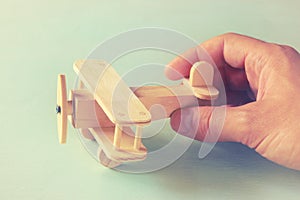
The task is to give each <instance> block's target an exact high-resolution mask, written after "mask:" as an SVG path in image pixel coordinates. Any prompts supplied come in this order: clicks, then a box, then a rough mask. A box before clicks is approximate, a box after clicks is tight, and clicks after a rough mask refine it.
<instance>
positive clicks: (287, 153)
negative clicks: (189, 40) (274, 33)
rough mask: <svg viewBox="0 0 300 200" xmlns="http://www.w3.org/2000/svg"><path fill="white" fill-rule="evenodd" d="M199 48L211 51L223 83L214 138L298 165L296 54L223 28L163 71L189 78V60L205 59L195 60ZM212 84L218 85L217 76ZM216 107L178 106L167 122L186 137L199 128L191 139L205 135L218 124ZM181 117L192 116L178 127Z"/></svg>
mask: <svg viewBox="0 0 300 200" xmlns="http://www.w3.org/2000/svg"><path fill="white" fill-rule="evenodd" d="M199 48H204V49H205V50H206V51H207V53H208V54H209V55H210V56H211V58H212V59H213V61H214V63H215V64H216V65H217V68H218V70H219V71H220V74H221V76H222V79H223V82H224V85H225V88H226V95H227V104H228V105H223V106H226V116H225V121H224V126H223V128H222V131H221V135H220V136H219V137H218V138H217V139H218V141H231V142H240V143H242V144H244V145H247V146H249V147H250V148H253V149H255V150H256V151H257V152H258V153H259V154H261V155H262V156H263V157H265V158H267V159H269V160H271V161H273V162H275V163H277V164H280V165H283V166H286V167H288V168H292V169H296V170H300V123H299V121H298V120H299V119H300V101H299V100H300V54H299V53H298V52H297V51H296V50H295V49H293V48H292V47H289V46H286V45H279V44H273V43H267V42H264V41H261V40H257V39H254V38H250V37H247V36H243V35H239V34H235V33H227V34H223V35H220V36H217V37H214V38H212V39H210V40H208V41H206V42H204V43H202V44H201V45H199V46H198V47H195V48H193V49H190V50H188V51H187V52H185V53H184V54H183V56H179V57H177V58H175V59H174V60H173V61H171V62H170V63H169V64H168V67H166V69H165V74H166V76H167V77H168V78H170V79H172V80H177V79H180V78H182V77H188V76H189V71H190V68H191V66H192V63H195V62H197V61H200V60H203V59H204V60H205V58H201V59H199V57H200V56H199V55H198V54H197V49H199ZM187 60H188V61H187ZM206 61H208V62H211V61H209V59H208V60H206ZM174 71H176V73H174ZM214 84H215V86H216V87H217V88H218V85H219V84H220V80H214ZM220 106H222V105H220ZM217 109H218V107H217V106H216V107H205V106H204V107H193V108H185V109H181V110H177V111H175V112H174V113H173V114H172V116H171V126H172V128H173V129H174V130H175V131H177V132H179V133H181V134H183V135H186V136H189V130H195V129H197V132H196V136H195V139H197V140H203V139H204V137H205V134H206V133H207V131H208V129H211V127H214V125H213V123H217V120H213V118H214V116H215V115H212V112H214V111H216V110H217ZM196 114H199V115H200V117H199V118H198V117H197V118H196V117H194V116H195V115H196ZM181 119H184V121H190V120H191V121H192V123H191V124H192V125H191V126H186V129H189V130H180V129H179V124H180V123H181ZM195 119H196V120H197V121H195ZM216 125H217V124H216ZM210 132H213V128H212V130H210ZM208 134H209V133H208Z"/></svg>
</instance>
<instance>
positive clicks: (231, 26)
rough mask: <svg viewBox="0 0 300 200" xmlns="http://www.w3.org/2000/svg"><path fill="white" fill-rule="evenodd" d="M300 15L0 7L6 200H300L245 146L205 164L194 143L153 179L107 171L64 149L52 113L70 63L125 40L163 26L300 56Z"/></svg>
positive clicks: (288, 176)
mask: <svg viewBox="0 0 300 200" xmlns="http://www.w3.org/2000/svg"><path fill="white" fill-rule="evenodd" d="M299 8H300V3H299V1H296V0H294V1H293V0H285V1H282V0H275V1H274V0H262V1H258V0H252V1H241V0H240V1H238V0H226V1H211V0H198V1H188V0H185V1H174V0H173V1H172V0H165V1H158V0H153V1H138V0H131V1H121V0H119V1H108V0H107V1H104V0H102V1H101V0H100V1H81V2H79V1H57V0H52V1H47V2H46V1H34V0H28V1H17V0H11V1H2V2H1V7H0V36H1V37H0V44H1V47H0V58H1V59H0V67H1V73H2V77H1V84H0V87H1V93H2V94H1V106H0V111H1V118H0V123H1V136H0V137H1V138H0V199H3V200H4V199H12V200H14V199H30V200H32V199H43V200H44V199H51V200H60V199H64V200H65V199H120V198H122V199H182V198H185V199H241V198H243V199H254V198H257V199H258V198H259V199H299V198H300V190H299V188H300V173H299V172H296V171H292V170H289V169H285V168H283V167H279V166H277V165H275V164H273V163H271V162H269V161H266V160H265V159H263V158H261V157H260V156H259V155H257V154H256V153H255V152H253V151H252V150H249V149H248V148H246V147H244V146H242V145H238V144H231V143H226V144H219V145H217V146H216V148H215V149H214V150H213V152H211V154H210V155H209V156H208V157H207V158H206V159H204V160H199V159H197V153H198V150H199V143H196V142H195V144H194V145H193V146H192V147H191V148H190V149H189V150H188V151H187V152H186V153H185V154H184V156H183V157H182V158H181V159H179V160H178V161H177V162H175V163H174V164H173V165H171V166H170V167H168V168H165V169H163V170H160V171H157V172H154V173H149V174H141V175H133V174H124V173H119V172H116V171H113V170H107V169H106V168H104V167H102V166H100V165H98V164H97V163H96V162H95V160H93V159H92V158H91V157H90V156H89V155H88V153H87V152H86V151H85V149H84V148H83V146H82V145H81V144H80V142H79V139H78V138H77V136H76V134H74V133H76V131H75V130H74V129H72V128H71V127H70V129H69V138H68V144H66V145H64V146H62V145H59V144H58V141H57V133H56V118H55V117H56V116H55V113H54V107H55V102H56V100H55V99H56V94H55V93H56V78H57V74H58V73H62V72H63V73H66V74H67V75H68V76H67V77H68V80H69V81H68V83H69V85H72V84H73V82H74V80H75V73H74V72H73V70H72V63H73V61H74V60H76V59H78V58H84V57H86V56H87V55H88V54H89V52H90V51H91V50H92V49H93V48H95V47H96V46H97V44H99V43H100V42H102V41H104V40H105V39H107V38H109V37H111V36H113V35H115V34H118V33H119V32H123V31H127V30H128V29H132V28H137V27H143V26H155V27H157V26H158V27H166V28H171V29H175V30H177V31H180V32H183V33H185V34H187V35H188V36H190V37H192V38H194V39H195V40H197V41H199V42H201V41H204V40H206V39H208V38H210V37H213V36H215V35H218V34H221V33H224V32H228V31H234V32H238V33H242V34H247V35H251V36H254V37H258V38H261V39H264V40H267V41H272V42H277V43H285V44H290V45H292V46H294V47H295V48H296V49H298V50H300V40H299V33H300V20H299V19H300V12H299ZM131 58H132V60H133V59H134V57H133V56H132V57H131ZM160 59H161V61H162V62H167V61H168V59H169V57H166V58H160ZM137 60H138V58H137ZM126 62H127V61H126ZM126 62H125V63H126ZM132 62H136V61H134V60H133V61H132ZM127 64H128V63H127ZM127 67H130V65H129V64H128V66H127ZM126 69H129V68H126ZM278 106H280V105H278Z"/></svg>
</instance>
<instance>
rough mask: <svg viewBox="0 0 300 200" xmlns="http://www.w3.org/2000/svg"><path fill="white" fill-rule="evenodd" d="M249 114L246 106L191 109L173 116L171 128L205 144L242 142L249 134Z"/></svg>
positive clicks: (183, 110) (175, 113)
mask: <svg viewBox="0 0 300 200" xmlns="http://www.w3.org/2000/svg"><path fill="white" fill-rule="evenodd" d="M249 112H250V110H249V108H247V106H246V105H243V106H238V107H228V106H219V107H211V106H203V107H202V106H201V107H189V108H184V109H180V110H177V111H175V112H174V113H173V114H172V115H171V127H172V129H174V130H175V131H176V132H178V133H179V134H181V135H184V136H187V137H190V138H193V139H196V140H200V141H204V142H217V141H223V142H224V141H228V142H229V141H230V142H241V141H243V137H247V135H248V133H249V130H248V129H249V128H248V127H249V124H248V119H247V118H248V117H247V116H248V113H249Z"/></svg>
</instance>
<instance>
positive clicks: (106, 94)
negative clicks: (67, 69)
mask: <svg viewBox="0 0 300 200" xmlns="http://www.w3.org/2000/svg"><path fill="white" fill-rule="evenodd" d="M74 70H75V72H76V73H77V74H78V76H79V78H80V80H81V81H82V82H83V83H84V85H85V86H86V87H87V88H88V89H89V90H90V91H91V92H93V93H94V98H95V100H96V101H97V103H98V104H99V105H100V106H101V108H102V109H103V110H104V112H105V113H106V115H107V116H108V118H109V119H110V120H111V121H112V122H113V123H117V124H124V125H126V124H127V125H130V124H147V123H149V122H150V121H151V115H150V113H149V112H148V110H147V109H146V108H145V106H144V105H143V104H142V103H141V102H140V100H139V99H138V98H137V97H136V96H135V95H134V93H133V92H132V91H131V90H130V89H129V87H128V86H127V85H126V83H125V82H124V81H123V80H122V79H121V77H120V76H119V75H118V74H117V72H116V71H115V70H114V69H113V67H112V66H111V65H109V64H108V63H106V62H104V61H97V60H86V61H83V60H80V61H77V62H75V63H74Z"/></svg>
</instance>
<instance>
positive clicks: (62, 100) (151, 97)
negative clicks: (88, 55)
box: [56, 60, 219, 168]
mask: <svg viewBox="0 0 300 200" xmlns="http://www.w3.org/2000/svg"><path fill="white" fill-rule="evenodd" d="M74 70H75V72H76V73H77V75H78V77H79V80H80V83H79V88H78V89H76V90H71V92H70V95H69V96H70V100H67V92H66V80H65V76H64V75H59V76H58V87H57V107H56V111H57V119H58V133H59V142H60V143H65V142H66V134H67V117H68V118H69V120H70V121H71V123H72V125H73V127H75V128H78V129H80V131H81V133H82V134H83V136H84V137H85V138H87V139H91V140H96V142H97V143H98V144H99V148H98V158H99V161H100V163H101V164H103V165H105V166H107V167H110V168H112V167H115V166H117V165H119V164H121V163H124V162H130V161H139V160H143V159H145V158H146V154H147V149H146V147H145V146H144V145H143V143H142V142H141V138H142V128H143V126H146V125H148V124H149V123H151V121H153V120H158V119H163V118H168V117H170V115H171V114H172V113H173V112H174V111H175V110H177V109H180V108H184V107H188V106H198V105H210V104H211V101H212V100H214V99H216V98H217V97H218V94H219V92H218V90H217V89H215V88H214V87H213V86H212V79H213V78H212V77H213V68H212V66H211V65H209V64H208V63H206V62H198V63H195V64H194V65H193V67H192V68H191V71H190V77H189V80H188V81H187V80H185V81H184V82H183V83H182V84H180V85H175V86H142V87H131V88H129V87H128V86H127V85H126V83H125V82H124V81H123V80H122V79H121V77H120V76H119V75H118V74H117V72H116V71H115V70H114V68H113V67H112V66H111V65H110V64H109V63H107V62H105V61H99V60H79V61H76V62H75V63H74ZM195 97H197V99H196V98H195ZM195 99H196V101H195ZM157 104H158V105H160V106H162V107H163V108H164V111H165V112H163V113H162V112H155V111H151V107H152V106H153V105H157ZM131 126H136V130H135V133H134V132H133V131H132V129H131Z"/></svg>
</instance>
